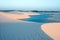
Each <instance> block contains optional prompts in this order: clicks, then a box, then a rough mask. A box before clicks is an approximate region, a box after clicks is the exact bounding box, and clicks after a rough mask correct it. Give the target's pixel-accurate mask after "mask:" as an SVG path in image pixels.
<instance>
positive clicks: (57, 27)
mask: <svg viewBox="0 0 60 40" xmlns="http://www.w3.org/2000/svg"><path fill="white" fill-rule="evenodd" d="M42 30H43V31H44V32H45V33H46V34H48V35H49V36H50V37H52V38H53V39H54V40H60V23H47V24H43V25H42Z"/></svg>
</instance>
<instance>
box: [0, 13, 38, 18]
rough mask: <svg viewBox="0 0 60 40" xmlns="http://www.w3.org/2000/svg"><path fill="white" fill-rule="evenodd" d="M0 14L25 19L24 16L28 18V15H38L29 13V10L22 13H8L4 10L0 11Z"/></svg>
mask: <svg viewBox="0 0 60 40" xmlns="http://www.w3.org/2000/svg"><path fill="white" fill-rule="evenodd" d="M0 15H3V16H6V17H9V18H11V19H25V18H29V17H30V16H29V15H39V14H38V13H32V12H31V13H30V12H25V13H23V14H10V13H4V12H0Z"/></svg>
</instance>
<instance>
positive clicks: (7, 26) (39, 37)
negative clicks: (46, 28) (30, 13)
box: [0, 22, 53, 40]
mask: <svg viewBox="0 0 60 40" xmlns="http://www.w3.org/2000/svg"><path fill="white" fill-rule="evenodd" d="M41 25H42V23H25V22H23V23H22V22H19V23H0V40H53V39H52V38H50V37H49V36H48V35H47V34H45V33H44V32H43V31H42V29H41Z"/></svg>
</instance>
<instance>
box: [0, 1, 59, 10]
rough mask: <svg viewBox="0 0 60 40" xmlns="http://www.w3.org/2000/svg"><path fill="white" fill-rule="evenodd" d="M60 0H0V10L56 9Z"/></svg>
mask: <svg viewBox="0 0 60 40" xmlns="http://www.w3.org/2000/svg"><path fill="white" fill-rule="evenodd" d="M59 4H60V0H0V10H10V9H12V10H21V9H22V10H34V9H35V10H55V11H56V10H58V11H60V5H59Z"/></svg>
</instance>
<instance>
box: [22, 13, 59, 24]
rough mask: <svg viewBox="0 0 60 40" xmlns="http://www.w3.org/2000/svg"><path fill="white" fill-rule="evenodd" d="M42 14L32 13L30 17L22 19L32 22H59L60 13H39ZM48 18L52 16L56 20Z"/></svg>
mask: <svg viewBox="0 0 60 40" xmlns="http://www.w3.org/2000/svg"><path fill="white" fill-rule="evenodd" d="M39 14H40V15H32V16H31V15H30V18H26V19H22V20H24V21H31V22H39V23H50V22H58V20H60V16H59V15H60V13H55V14H56V15H55V14H54V13H52V12H51V13H39ZM48 18H52V19H54V18H55V20H52V19H51V20H49V19H48Z"/></svg>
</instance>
